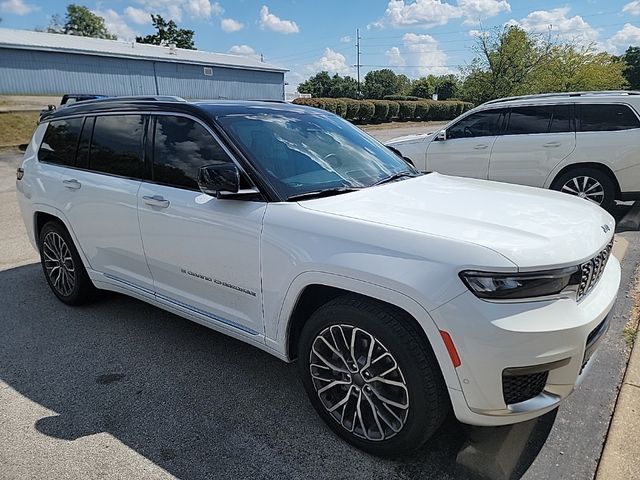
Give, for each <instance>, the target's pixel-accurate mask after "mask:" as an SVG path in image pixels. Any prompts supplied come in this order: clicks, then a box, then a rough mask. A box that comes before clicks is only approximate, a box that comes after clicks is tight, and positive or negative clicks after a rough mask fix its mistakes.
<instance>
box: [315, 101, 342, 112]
mask: <svg viewBox="0 0 640 480" xmlns="http://www.w3.org/2000/svg"><path fill="white" fill-rule="evenodd" d="M318 100H322V101H323V102H324V107H322V108H324V109H325V110H327V111H328V112H331V113H336V109H337V108H338V101H337V100H336V99H335V98H319V99H318Z"/></svg>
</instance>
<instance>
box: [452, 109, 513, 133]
mask: <svg viewBox="0 0 640 480" xmlns="http://www.w3.org/2000/svg"><path fill="white" fill-rule="evenodd" d="M503 112H504V110H503V109H499V110H487V111H484V112H477V113H472V114H471V115H469V116H468V117H466V118H463V119H462V120H460V121H459V122H458V123H456V124H455V125H453V126H451V127H449V128H448V129H447V138H450V139H455V138H473V137H488V136H491V135H497V134H498V133H499V130H500V126H501V124H502V118H503Z"/></svg>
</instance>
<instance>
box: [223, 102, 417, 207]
mask: <svg viewBox="0 0 640 480" xmlns="http://www.w3.org/2000/svg"><path fill="white" fill-rule="evenodd" d="M217 120H218V122H219V123H220V125H221V126H222V128H224V129H225V131H226V132H227V134H228V135H229V136H231V137H232V138H233V139H234V140H235V142H236V143H237V144H238V145H239V146H240V147H241V149H242V150H243V151H244V153H245V155H247V157H248V158H249V159H250V160H251V161H252V163H253V164H254V165H256V167H257V168H258V169H259V170H261V171H262V173H263V174H264V175H266V176H267V177H268V180H269V182H270V183H271V184H272V185H273V186H274V187H275V188H276V189H277V190H279V192H280V194H281V195H282V196H283V197H284V198H290V197H298V196H301V195H302V196H304V194H308V193H313V192H322V191H328V190H332V191H335V192H336V193H340V192H346V191H349V190H350V189H353V188H363V187H370V186H372V185H374V184H376V183H379V182H381V181H384V180H385V179H387V178H389V177H394V176H395V177H400V176H401V175H400V174H401V173H403V172H404V173H406V174H408V175H414V174H416V173H417V172H416V170H415V169H413V168H412V167H410V166H409V165H408V164H407V163H406V162H405V161H404V160H403V159H402V158H400V157H398V156H397V155H396V154H395V153H393V152H392V151H390V150H389V149H387V148H386V147H385V146H384V145H382V144H380V143H378V142H377V141H376V140H374V139H372V138H371V137H369V136H368V135H366V134H365V133H363V132H362V131H361V130H360V129H359V128H357V127H355V126H353V125H351V124H350V123H349V122H347V121H345V120H343V119H341V118H339V117H337V116H333V115H323V114H316V113H313V114H308V113H292V112H276V113H272V112H270V113H268V114H251V115H246V114H244V115H225V116H221V117H218V118H217Z"/></svg>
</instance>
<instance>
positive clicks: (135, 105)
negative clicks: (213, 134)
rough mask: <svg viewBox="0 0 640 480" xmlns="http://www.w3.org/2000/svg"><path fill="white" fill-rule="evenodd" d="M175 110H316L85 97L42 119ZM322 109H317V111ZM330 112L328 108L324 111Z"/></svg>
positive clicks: (272, 103) (254, 103) (223, 112)
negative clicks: (92, 98)
mask: <svg viewBox="0 0 640 480" xmlns="http://www.w3.org/2000/svg"><path fill="white" fill-rule="evenodd" d="M122 110H127V111H151V112H153V111H165V112H166V111H174V112H184V113H191V114H194V115H196V116H201V115H203V114H204V115H206V116H208V117H211V116H213V117H216V116H222V115H229V114H241V115H248V114H251V113H278V112H280V113H282V112H290V113H304V112H307V113H308V112H309V111H310V110H312V111H317V109H312V108H311V107H306V106H303V105H296V104H292V103H286V102H281V101H269V100H192V101H187V100H183V99H181V98H178V97H163V96H155V97H152V96H147V97H108V98H101V99H96V100H86V101H83V102H78V103H74V104H71V105H68V106H64V107H61V108H59V109H57V110H53V111H51V112H46V113H44V114H43V115H42V117H41V121H50V120H55V119H57V118H64V117H69V116H76V115H88V114H93V113H106V112H117V111H122ZM320 112H323V111H318V113H320ZM324 113H327V112H324Z"/></svg>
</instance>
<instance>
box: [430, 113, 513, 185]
mask: <svg viewBox="0 0 640 480" xmlns="http://www.w3.org/2000/svg"><path fill="white" fill-rule="evenodd" d="M504 113H505V109H502V108H495V109H492V110H483V111H479V112H476V113H472V114H471V115H468V116H466V117H464V118H463V119H461V120H460V121H458V122H457V123H455V124H453V125H452V126H450V127H449V128H448V129H447V138H446V140H438V139H437V138H434V139H433V140H432V141H431V142H430V143H429V146H428V147H427V171H429V172H439V173H444V174H447V175H458V176H461V177H472V178H482V179H486V178H487V177H488V175H489V158H490V155H491V149H492V148H493V144H494V142H495V141H496V138H497V135H498V134H499V132H500V129H501V126H502V122H503V119H504Z"/></svg>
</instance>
